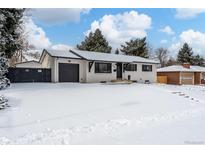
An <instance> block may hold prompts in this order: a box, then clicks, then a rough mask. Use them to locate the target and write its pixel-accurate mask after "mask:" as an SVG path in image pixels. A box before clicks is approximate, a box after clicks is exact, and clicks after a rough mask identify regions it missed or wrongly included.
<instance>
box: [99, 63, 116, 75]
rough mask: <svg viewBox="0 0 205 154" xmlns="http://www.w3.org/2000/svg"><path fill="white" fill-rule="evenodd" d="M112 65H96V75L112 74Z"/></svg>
mask: <svg viewBox="0 0 205 154" xmlns="http://www.w3.org/2000/svg"><path fill="white" fill-rule="evenodd" d="M111 72H112V65H111V63H95V73H111Z"/></svg>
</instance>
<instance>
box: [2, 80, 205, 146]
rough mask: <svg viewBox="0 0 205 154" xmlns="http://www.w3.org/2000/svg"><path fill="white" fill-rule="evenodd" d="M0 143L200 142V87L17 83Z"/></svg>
mask: <svg viewBox="0 0 205 154" xmlns="http://www.w3.org/2000/svg"><path fill="white" fill-rule="evenodd" d="M0 94H4V95H5V96H6V97H8V99H9V105H10V106H11V107H9V108H7V109H5V110H0V144H205V87H204V86H173V85H158V84H150V85H147V84H136V83H134V84H122V85H108V84H74V83H73V84H72V83H62V84H61V83H57V84H53V83H20V84H12V86H11V87H10V88H8V89H6V90H4V91H0Z"/></svg>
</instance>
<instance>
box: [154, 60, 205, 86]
mask: <svg viewBox="0 0 205 154" xmlns="http://www.w3.org/2000/svg"><path fill="white" fill-rule="evenodd" d="M157 76H158V77H161V76H165V77H167V83H168V84H177V85H181V84H192V85H193V84H205V67H200V66H191V65H190V64H187V63H186V64H183V65H173V66H168V67H163V68H160V69H157Z"/></svg>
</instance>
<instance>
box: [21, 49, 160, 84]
mask: <svg viewBox="0 0 205 154" xmlns="http://www.w3.org/2000/svg"><path fill="white" fill-rule="evenodd" d="M157 64H158V62H156V61H153V60H149V59H145V58H142V57H137V56H127V55H120V54H111V53H99V52H90V51H79V50H76V49H72V50H43V52H42V55H41V57H40V60H39V63H36V64H35V66H36V67H38V66H41V68H43V69H49V70H50V72H51V76H50V77H51V82H82V83H87V82H88V83H89V82H110V81H113V80H117V79H119V80H124V79H127V80H132V81H137V82H142V83H144V82H156V79H157ZM17 65H18V66H19V65H20V64H17ZM21 65H24V66H23V67H24V68H27V65H28V66H31V65H33V66H34V63H32V64H31V62H28V63H24V64H21Z"/></svg>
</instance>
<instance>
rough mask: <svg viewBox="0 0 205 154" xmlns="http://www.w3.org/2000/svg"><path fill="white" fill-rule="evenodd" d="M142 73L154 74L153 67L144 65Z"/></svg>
mask: <svg viewBox="0 0 205 154" xmlns="http://www.w3.org/2000/svg"><path fill="white" fill-rule="evenodd" d="M149 67H150V68H149ZM142 71H143V72H152V65H142Z"/></svg>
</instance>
